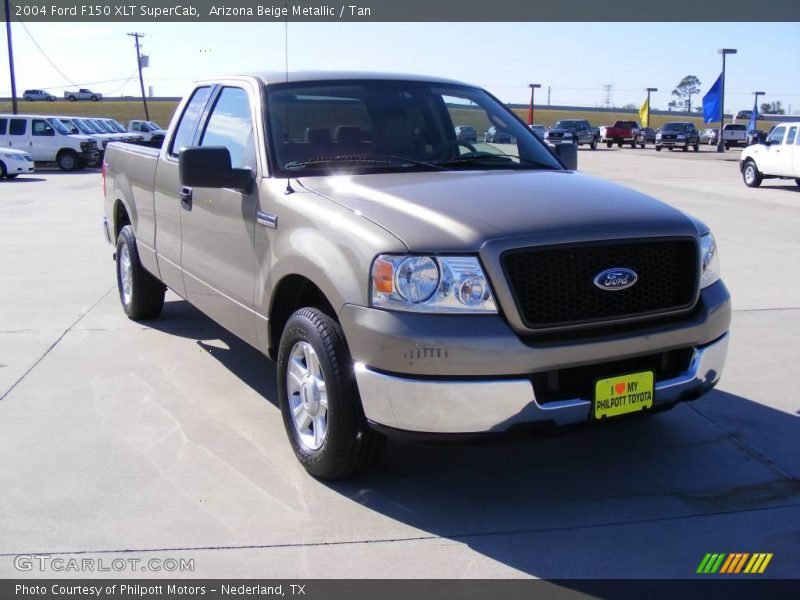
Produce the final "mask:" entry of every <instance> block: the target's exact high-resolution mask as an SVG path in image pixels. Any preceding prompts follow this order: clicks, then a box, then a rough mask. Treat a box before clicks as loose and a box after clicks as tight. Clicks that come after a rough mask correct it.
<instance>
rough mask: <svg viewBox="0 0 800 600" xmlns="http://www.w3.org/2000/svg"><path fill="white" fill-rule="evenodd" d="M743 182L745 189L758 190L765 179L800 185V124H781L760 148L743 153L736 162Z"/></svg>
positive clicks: (754, 146)
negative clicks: (756, 188) (778, 179)
mask: <svg viewBox="0 0 800 600" xmlns="http://www.w3.org/2000/svg"><path fill="white" fill-rule="evenodd" d="M739 168H740V170H741V172H742V179H744V183H745V185H747V186H748V187H758V186H760V185H761V181H762V180H764V179H772V178H776V177H777V178H781V179H794V181H795V183H796V184H797V185H800V121H798V122H795V123H781V124H780V125H778V126H777V127H775V128H774V129H773V130H772V131H771V132H770V134H769V135H768V136H767V139H766V141H765V142H764V143H763V144H753V145H752V146H748V147H747V148H745V149H744V150H742V156H741V158H740V159H739Z"/></svg>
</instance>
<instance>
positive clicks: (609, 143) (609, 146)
mask: <svg viewBox="0 0 800 600" xmlns="http://www.w3.org/2000/svg"><path fill="white" fill-rule="evenodd" d="M613 145H614V143H613V142H606V148H611V146H613Z"/></svg>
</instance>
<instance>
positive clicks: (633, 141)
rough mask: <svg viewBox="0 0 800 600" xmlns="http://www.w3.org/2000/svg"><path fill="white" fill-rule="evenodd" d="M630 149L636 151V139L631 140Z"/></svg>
mask: <svg viewBox="0 0 800 600" xmlns="http://www.w3.org/2000/svg"><path fill="white" fill-rule="evenodd" d="M631 148H633V149H634V150H636V138H633V139H632V140H631Z"/></svg>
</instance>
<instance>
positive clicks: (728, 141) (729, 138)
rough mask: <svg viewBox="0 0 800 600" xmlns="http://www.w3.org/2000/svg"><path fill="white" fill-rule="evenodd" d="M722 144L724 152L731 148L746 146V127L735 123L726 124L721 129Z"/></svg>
mask: <svg viewBox="0 0 800 600" xmlns="http://www.w3.org/2000/svg"><path fill="white" fill-rule="evenodd" d="M722 143H723V144H725V150H730V149H731V147H732V146H747V126H745V125H741V124H737V123H726V124H725V126H724V127H723V128H722Z"/></svg>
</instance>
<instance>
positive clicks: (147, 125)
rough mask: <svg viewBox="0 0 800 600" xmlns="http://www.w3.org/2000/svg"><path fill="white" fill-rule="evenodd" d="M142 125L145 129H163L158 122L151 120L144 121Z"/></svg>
mask: <svg viewBox="0 0 800 600" xmlns="http://www.w3.org/2000/svg"><path fill="white" fill-rule="evenodd" d="M144 126H145V128H146V129H147V131H158V130H160V129H163V128H162V127H161V125H159V124H158V123H153V122H152V121H145V122H144Z"/></svg>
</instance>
